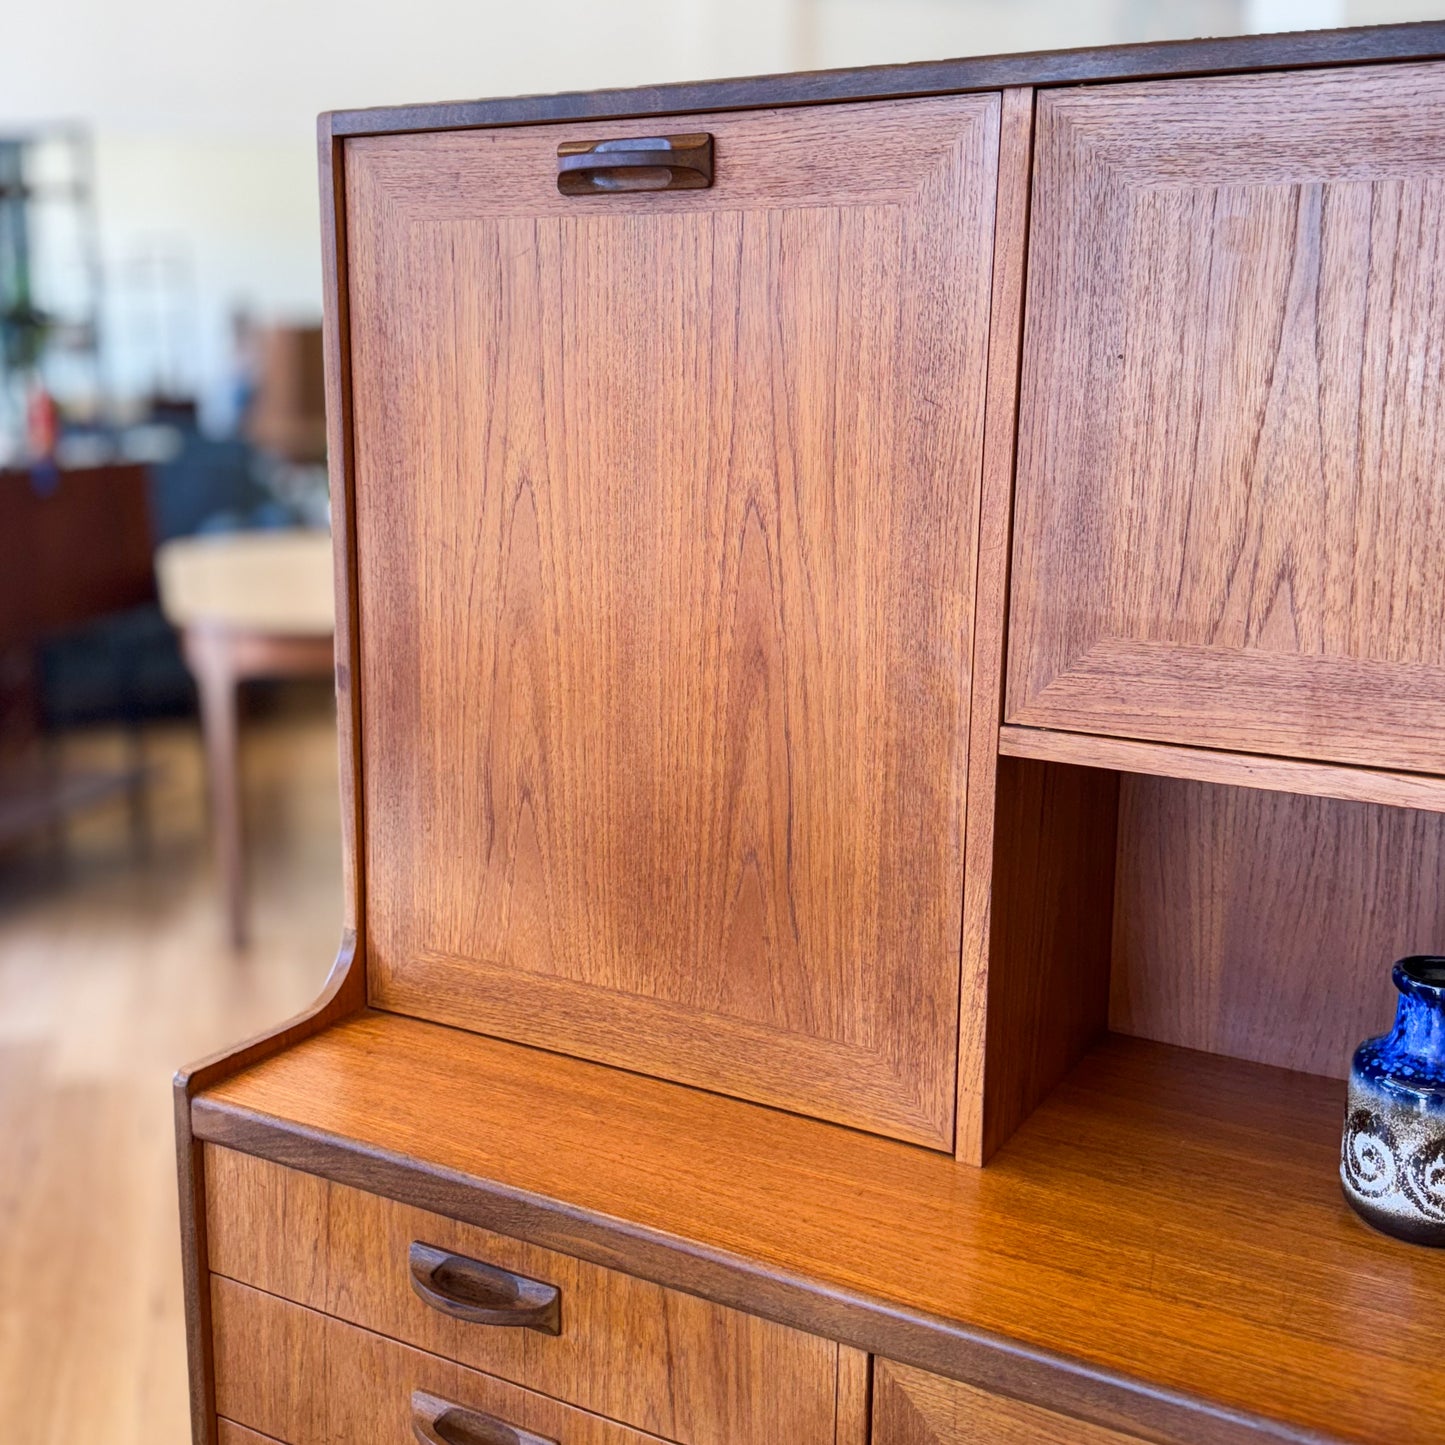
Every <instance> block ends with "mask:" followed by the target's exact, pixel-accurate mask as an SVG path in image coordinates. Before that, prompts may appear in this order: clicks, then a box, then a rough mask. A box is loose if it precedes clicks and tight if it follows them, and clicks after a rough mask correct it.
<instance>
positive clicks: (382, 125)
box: [321, 20, 1445, 139]
mask: <svg viewBox="0 0 1445 1445" xmlns="http://www.w3.org/2000/svg"><path fill="white" fill-rule="evenodd" d="M1442 57H1445V21H1437V20H1425V21H1416V22H1413V23H1411V24H1404V25H1374V26H1363V27H1355V28H1351V29H1346V30H1311V31H1300V32H1296V33H1291V34H1286V35H1232V36H1223V37H1209V38H1205V39H1200V40H1167V41H1156V42H1152V43H1148V44H1143V45H1109V46H1097V47H1092V48H1088V49H1081V50H1043V51H1033V52H1028V53H1020V54H1013V55H983V56H969V57H966V58H963V59H957V60H922V61H914V62H912V63H910V64H904V65H874V66H859V67H856V68H851V69H846V70H817V71H798V72H793V73H791V74H783V75H760V76H746V77H741V78H738V79H728V80H701V81H682V82H675V83H671V84H667V85H647V86H638V87H634V88H627V89H613V90H588V91H567V92H563V93H561V94H557V95H521V96H510V97H502V98H497V99H491V100H463V101H438V102H435V103H430V104H422V105H393V106H376V107H371V108H366V109H359V110H336V111H328V112H326V113H325V114H323V115H322V116H321V129H322V131H323V133H324V134H327V135H330V136H332V137H335V138H338V139H340V138H344V137H347V136H363V135H395V134H400V133H403V132H407V131H426V130H465V129H470V128H473V127H479V126H504V125H537V124H544V123H547V122H552V121H568V120H604V119H613V120H620V119H624V118H626V117H629V116H648V115H683V114H687V113H688V112H692V111H708V110H750V109H755V108H758V107H764V106H792V105H826V104H833V103H836V102H840V101H859V100H884V99H894V98H901V97H904V96H928V95H949V94H956V93H960V92H964V91H977V90H1002V89H1004V88H1006V87H1009V86H1057V85H1085V84H1094V83H1099V82H1104V81H1115V80H1159V79H1164V78H1166V77H1170V76H1185V75H1223V74H1230V73H1238V72H1241V71H1255V70H1284V69H1296V68H1306V67H1314V66H1327V65H1362V64H1367V63H1370V62H1378V61H1404V60H1436V59H1440V58H1442Z"/></svg>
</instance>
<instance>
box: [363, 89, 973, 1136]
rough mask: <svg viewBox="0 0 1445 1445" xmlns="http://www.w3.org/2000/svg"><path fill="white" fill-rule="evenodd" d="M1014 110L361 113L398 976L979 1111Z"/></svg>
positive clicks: (559, 1036)
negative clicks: (976, 832)
mask: <svg viewBox="0 0 1445 1445" xmlns="http://www.w3.org/2000/svg"><path fill="white" fill-rule="evenodd" d="M998 120H999V101H998V98H997V97H996V96H970V97H958V98H950V99H945V100H928V101H917V102H902V103H888V104H876V105H859V106H834V107H820V108H817V109H805V110H788V111H774V112H754V113H744V114H728V115H712V116H689V117H683V118H677V119H674V120H672V121H666V122H659V121H657V120H656V119H655V118H654V119H652V120H650V121H647V122H643V123H638V122H607V123H596V124H591V125H577V126H574V125H570V124H569V125H558V126H539V127H528V128H520V129H499V130H490V131H473V132H460V133H451V134H434V135H418V136H403V137H386V138H368V139H360V140H352V141H350V142H348V143H347V147H346V159H345V165H346V185H347V196H348V239H347V250H348V271H349V288H348V289H349V301H350V327H351V343H352V356H353V393H354V397H353V400H354V413H355V445H356V488H357V500H356V512H357V552H358V563H357V566H358V590H359V603H360V631H361V656H362V679H361V686H362V713H363V744H362V746H363V755H364V756H363V771H364V789H365V792H364V803H365V860H366V898H367V919H368V949H369V960H368V961H369V969H370V975H369V977H370V991H371V1000H372V1002H373V1003H374V1004H379V1005H380V1006H382V1007H385V1008H390V1009H395V1010H399V1011H403V1012H409V1013H414V1014H418V1015H423V1016H426V1017H430V1018H435V1019H440V1020H444V1021H447V1022H452V1023H456V1024H460V1025H463V1026H465V1027H468V1028H473V1029H476V1030H479V1031H482V1032H487V1033H493V1034H497V1035H501V1036H505V1037H508V1038H512V1039H516V1040H520V1041H522V1042H526V1043H533V1044H537V1045H541V1046H544V1047H548V1048H555V1049H558V1050H562V1051H565V1052H569V1053H574V1054H580V1055H584V1056H587V1057H590V1058H595V1059H599V1060H602V1061H605V1062H609V1063H614V1064H620V1065H623V1066H626V1067H629V1068H633V1069H638V1070H643V1071H646V1072H649V1073H653V1074H658V1075H661V1076H664V1077H668V1078H673V1079H677V1080H681V1081H684V1082H688V1083H692V1084H697V1085H701V1086H703V1087H706V1088H712V1089H718V1090H721V1091H725V1092H729V1093H734V1094H739V1095H742V1096H745V1097H749V1098H753V1099H757V1100H761V1101H764V1102H767V1103H771V1104H777V1105H781V1106H784V1107H787V1108H791V1109H796V1110H800V1111H803V1112H807V1113H811V1114H815V1115H819V1116H822V1117H826V1118H830V1119H836V1120H840V1121H843V1122H846V1123H849V1124H855V1125H858V1126H860V1127H863V1128H867V1129H873V1130H877V1131H881V1132H884V1133H888V1134H893V1135H896V1136H898V1137H902V1138H906V1139H913V1140H917V1141H919V1142H922V1143H927V1144H931V1145H935V1146H941V1147H945V1148H946V1147H949V1146H950V1144H951V1141H952V1131H953V1109H954V1106H953V1098H954V1081H955V1071H956V1070H955V1058H956V1037H957V1006H958V974H959V949H960V926H961V892H962V847H963V838H962V810H963V801H964V800H963V788H964V756H965V750H966V745H967V736H968V695H969V678H970V665H969V660H970V643H971V634H972V627H973V614H972V595H973V580H974V553H975V546H976V536H977V523H978V519H977V497H978V488H979V476H980V461H981V444H982V424H983V398H984V363H985V356H986V350H987V341H988V326H989V285H990V273H991V261H992V245H993V210H994V194H995V177H996V171H997V150H998ZM681 132H687V133H703V134H710V135H711V136H712V137H713V143H714V149H713V156H714V177H713V184H712V185H711V187H710V188H707V189H679V190H667V191H648V192H628V191H617V192H611V193H605V192H604V193H592V194H580V195H569V194H563V193H561V192H560V191H559V188H558V185H557V172H558V163H559V162H558V147H559V145H562V144H564V143H568V142H578V141H595V140H599V139H626V138H628V137H639V136H642V137H645V136H649V135H659V134H661V135H668V134H673V133H681Z"/></svg>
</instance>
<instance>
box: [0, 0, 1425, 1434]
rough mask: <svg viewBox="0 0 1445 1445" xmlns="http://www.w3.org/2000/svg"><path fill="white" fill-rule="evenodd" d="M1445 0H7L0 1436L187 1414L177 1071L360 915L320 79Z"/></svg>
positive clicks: (328, 947)
mask: <svg viewBox="0 0 1445 1445" xmlns="http://www.w3.org/2000/svg"><path fill="white" fill-rule="evenodd" d="M1442 15H1445V0H1177V3H1160V4H1154V3H1146V0H726V3H724V0H614V3H612V4H599V3H596V0H532V3H530V4H525V5H517V4H502V3H498V0H467V3H462V0H411V3H409V4H406V5H396V4H392V3H381V0H349V3H347V4H344V5H343V4H341V3H338V0H247V3H245V4H239V3H235V4H227V3H224V0H201V3H196V0H128V3H114V0H51V3H49V4H44V5H36V4H22V3H20V0H12V3H10V4H8V5H7V6H6V9H5V20H4V25H3V30H0V36H3V41H0V1440H4V1441H5V1442H9V1445H42V1442H46V1445H61V1442H66V1445H69V1442H71V1441H74V1440H92V1439H95V1440H105V1441H106V1442H108V1445H132V1442H135V1445H139V1442H141V1441H144V1442H147V1445H181V1442H182V1441H183V1440H184V1439H185V1438H186V1434H187V1424H186V1404H185V1352H184V1341H183V1336H182V1309H181V1293H180V1265H179V1260H180V1253H179V1249H178V1241H177V1217H176V1204H175V1175H174V1158H173V1145H172V1123H171V1104H170V1097H169V1086H170V1078H171V1073H172V1071H173V1070H174V1068H175V1067H176V1066H177V1065H178V1064H180V1063H182V1062H184V1061H187V1060H190V1059H193V1058H196V1057H198V1056H200V1055H203V1054H205V1053H207V1052H208V1051H211V1050H213V1049H216V1048H218V1047H220V1046H221V1045H223V1044H226V1043H229V1042H232V1041H234V1040H236V1039H237V1038H239V1037H241V1036H242V1035H244V1034H246V1033H247V1032H251V1031H255V1030H257V1029H259V1028H261V1027H263V1026H265V1025H267V1024H270V1023H272V1022H274V1021H276V1020H279V1019H280V1018H282V1017H284V1016H285V1015H287V1014H289V1013H292V1012H294V1011H296V1010H298V1009H300V1008H301V1007H303V1006H305V1005H306V1004H307V1003H308V1002H309V1001H310V999H311V998H312V997H313V996H314V995H315V993H316V992H317V990H318V988H319V987H320V984H321V981H322V979H323V977H324V975H325V973H326V971H327V969H328V967H329V965H330V962H331V959H332V957H333V955H334V953H335V951H336V947H337V943H338V938H339V918H340V908H341V877H340V839H339V822H338V806H337V778H336V750H335V744H334V736H333V714H332V696H331V685H330V678H329V672H330V666H331V663H330V635H331V559H330V548H329V541H328V537H327V532H326V528H327V511H328V509H327V484H326V470H325V451H326V442H325V419H324V402H323V380H322V369H321V340H320V304H321V303H320V293H321V265H320V242H319V224H318V207H317V186H316V149H315V139H314V137H315V116H316V114H317V112H319V111H321V110H325V109H328V108H332V107H350V106H363V105H373V104H384V103H393V102H405V101H423V100H438V99H444V98H457V97H476V96H485V95H505V94H514V93H521V92H529V91H555V90H564V89H569V88H574V87H587V88H593V87H600V86H609V85H629V84H634V83H638V84H640V83H645V82H651V81H663V80H682V79H695V78H704V77H710V76H718V75H729V74H745V73H757V72H762V71H773V70H794V69H811V68H819V67H831V66H845V65H860V64H875V63H882V62H888V61H900V60H914V59H929V58H936V57H941V56H951V55H968V54H985V53H991V52H997V51H1007V50H1033V49H1041V48H1049V49H1052V48H1059V47H1071V46H1082V45H1095V44H1114V43H1118V42H1125V41H1136V40H1156V39H1171V38H1182V37H1190V36H1197V35H1211V34H1212V35H1223V34H1233V33H1241V32H1250V31H1261V32H1262V31H1270V30H1289V29H1309V28H1316V27H1329V26H1342V25H1353V24H1366V23H1375V22H1383V21H1395V20H1418V19H1435V18H1439V17H1441V16H1442ZM408 480H410V481H414V482H417V483H420V482H421V481H423V480H424V479H420V478H416V479H408Z"/></svg>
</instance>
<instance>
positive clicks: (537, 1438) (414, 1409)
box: [411, 1390, 557, 1445]
mask: <svg viewBox="0 0 1445 1445" xmlns="http://www.w3.org/2000/svg"><path fill="white" fill-rule="evenodd" d="M411 1432H412V1434H413V1435H415V1436H416V1438H417V1442H418V1445H557V1441H555V1440H548V1439H546V1438H545V1437H543V1436H541V1435H534V1434H532V1432H531V1431H530V1430H519V1429H518V1428H517V1427H516V1426H515V1425H508V1424H507V1422H506V1421H505V1420H499V1419H497V1417H496V1416H495V1415H487V1414H485V1413H483V1412H482V1411H481V1410H469V1409H467V1407H466V1406H465V1405H454V1404H452V1402H451V1401H450V1400H443V1399H441V1398H439V1397H438V1396H436V1395H428V1394H427V1393H426V1391H425V1390H414V1391H413V1392H412V1396H411Z"/></svg>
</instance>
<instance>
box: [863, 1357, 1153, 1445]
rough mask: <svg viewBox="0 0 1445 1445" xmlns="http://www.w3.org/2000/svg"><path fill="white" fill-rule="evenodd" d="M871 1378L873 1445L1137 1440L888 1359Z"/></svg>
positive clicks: (1113, 1444) (1123, 1443) (1120, 1444)
mask: <svg viewBox="0 0 1445 1445" xmlns="http://www.w3.org/2000/svg"><path fill="white" fill-rule="evenodd" d="M874 1379H875V1384H874V1407H873V1445H1130V1442H1131V1441H1134V1442H1137V1440H1138V1437H1137V1436H1134V1435H1121V1434H1119V1433H1118V1432H1117V1431H1115V1430H1105V1429H1103V1428H1101V1427H1100V1426H1098V1425H1089V1424H1086V1423H1085V1422H1084V1421H1082V1420H1072V1419H1070V1418H1069V1417H1068V1416H1066V1415H1058V1414H1055V1413H1054V1411H1052V1410H1041V1409H1039V1408H1038V1406H1036V1405H1024V1404H1020V1403H1019V1402H1018V1401H1017V1400H1009V1399H1006V1398H1004V1397H1002V1396H999V1395H989V1394H985V1393H984V1391H982V1390H975V1389H973V1388H972V1387H971V1386H969V1385H961V1384H959V1383H958V1381H957V1380H946V1379H943V1378H942V1377H941V1376H939V1375H930V1374H928V1373H926V1372H925V1371H923V1370H915V1369H911V1368H910V1367H909V1366H907V1365H898V1364H894V1363H893V1361H891V1360H879V1361H878V1363H877V1367H876V1370H875V1372H874Z"/></svg>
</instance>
